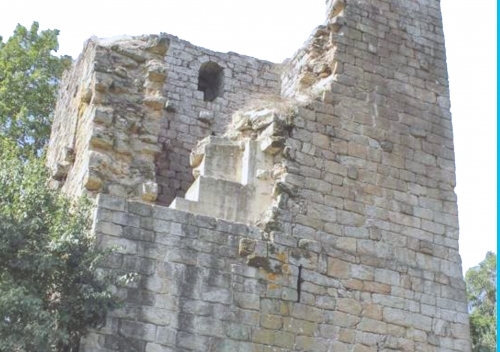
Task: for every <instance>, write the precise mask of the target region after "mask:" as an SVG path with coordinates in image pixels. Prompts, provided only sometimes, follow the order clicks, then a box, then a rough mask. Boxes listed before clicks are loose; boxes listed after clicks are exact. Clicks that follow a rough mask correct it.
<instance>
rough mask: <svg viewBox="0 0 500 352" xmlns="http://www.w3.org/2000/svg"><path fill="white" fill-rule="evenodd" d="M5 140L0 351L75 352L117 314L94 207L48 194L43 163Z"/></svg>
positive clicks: (0, 182) (0, 188)
mask: <svg viewBox="0 0 500 352" xmlns="http://www.w3.org/2000/svg"><path fill="white" fill-rule="evenodd" d="M21 153H22V151H20V150H19V147H18V146H17V145H15V143H12V142H10V141H8V140H6V139H0V164H1V165H2V168H1V169H0V317H1V318H0V351H20V350H21V351H37V352H38V351H77V350H78V343H79V340H80V337H81V336H82V335H83V334H85V332H86V331H87V329H88V328H90V327H98V326H99V325H102V324H104V322H105V317H106V312H108V311H109V310H110V309H113V308H115V307H116V306H117V301H116V299H115V298H114V297H113V296H112V295H111V293H110V292H109V290H108V287H109V284H110V281H109V279H108V278H107V277H106V276H104V275H100V274H99V273H100V272H99V270H98V268H97V265H98V263H99V261H100V259H102V258H103V255H104V254H105V253H104V252H102V251H100V250H99V249H98V248H97V244H96V239H95V237H94V236H93V235H92V234H91V231H90V226H89V225H90V224H89V220H90V218H89V204H83V203H79V204H72V203H71V202H70V201H69V200H68V199H66V198H64V197H62V196H61V195H59V194H57V193H56V192H55V191H53V190H50V189H49V188H48V187H46V180H47V179H48V178H47V177H48V175H47V172H46V169H45V168H44V166H43V160H41V159H39V158H35V157H31V158H29V159H27V160H26V159H24V158H21V157H20V156H21Z"/></svg>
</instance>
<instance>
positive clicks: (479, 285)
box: [465, 252, 497, 352]
mask: <svg viewBox="0 0 500 352" xmlns="http://www.w3.org/2000/svg"><path fill="white" fill-rule="evenodd" d="M496 267H497V256H496V254H494V253H492V252H488V253H486V257H485V258H484V260H483V261H482V262H481V263H479V265H477V266H475V267H473V268H470V269H469V270H467V273H466V274H465V283H466V285H467V298H468V301H469V312H470V328H471V339H472V350H473V351H474V352H490V351H491V352H493V351H496V346H497V343H496V338H497V336H496V321H497V314H496V308H497V301H496V292H497V284H496V280H497V269H496Z"/></svg>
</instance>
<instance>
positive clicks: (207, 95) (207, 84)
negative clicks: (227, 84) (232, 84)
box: [198, 61, 224, 101]
mask: <svg viewBox="0 0 500 352" xmlns="http://www.w3.org/2000/svg"><path fill="white" fill-rule="evenodd" d="M223 85H224V69H223V68H222V67H220V66H219V65H217V64H216V63H215V62H211V61H210V62H205V63H204V64H203V65H201V67H200V73H199V75H198V90H199V91H202V92H203V93H204V94H203V100H204V101H214V100H215V98H217V97H220V96H222V88H223Z"/></svg>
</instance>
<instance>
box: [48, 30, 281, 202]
mask: <svg viewBox="0 0 500 352" xmlns="http://www.w3.org/2000/svg"><path fill="white" fill-rule="evenodd" d="M209 62H211V63H215V64H217V65H218V66H219V67H220V68H221V70H222V78H221V89H220V92H219V96H218V97H217V98H216V99H215V100H214V101H212V102H209V101H205V100H204V93H203V92H202V91H199V90H198V85H199V73H200V69H201V67H202V65H203V64H206V63H209ZM279 74H280V66H279V65H276V64H272V63H270V62H266V61H261V60H257V59H254V58H251V57H246V56H242V55H238V54H236V53H227V54H223V53H216V52H213V51H210V50H207V49H203V48H199V47H196V46H194V45H192V44H190V43H189V42H186V41H182V40H179V39H178V38H177V37H174V36H170V35H160V36H149V37H148V36H144V37H134V38H132V37H122V38H113V39H109V40H99V39H90V40H89V42H87V43H86V46H85V50H84V52H83V54H82V55H81V56H80V57H79V58H78V60H77V61H76V63H75V65H74V68H73V70H72V71H71V73H70V74H68V75H67V76H66V77H65V78H64V79H63V83H62V89H61V91H60V96H59V99H58V102H59V103H58V105H57V107H56V113H55V117H54V128H53V132H52V137H51V143H50V146H49V151H48V165H49V166H50V167H51V168H52V169H53V175H54V176H55V177H54V178H55V181H56V182H58V183H59V187H61V188H62V190H63V191H64V192H66V193H68V194H70V195H79V194H81V192H82V191H83V190H87V191H91V192H104V193H109V194H112V195H117V196H122V197H126V198H128V197H137V198H139V199H143V200H145V201H155V200H156V201H157V202H158V203H161V204H166V205H168V204H169V203H170V202H171V201H172V200H173V198H174V197H175V196H176V195H179V196H183V195H184V192H185V191H186V189H187V188H188V187H189V185H190V184H191V183H192V181H193V177H192V175H191V168H190V166H189V153H190V151H191V150H192V149H193V147H194V146H195V145H196V142H198V141H199V140H201V139H202V138H204V137H206V136H210V135H220V134H222V133H223V132H224V131H225V129H226V127H227V125H228V124H229V122H230V115H231V113H233V112H234V111H236V110H238V109H239V108H241V107H242V106H244V105H245V104H246V103H248V102H252V101H256V100H259V99H262V97H263V96H266V97H267V98H268V99H269V97H273V96H278V95H279V89H280V81H279V79H280V78H279ZM67 154H70V156H69V157H66V155H67ZM73 158H76V159H75V160H73Z"/></svg>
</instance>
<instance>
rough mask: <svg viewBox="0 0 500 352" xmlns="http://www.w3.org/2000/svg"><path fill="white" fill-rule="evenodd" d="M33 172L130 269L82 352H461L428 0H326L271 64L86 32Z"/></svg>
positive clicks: (450, 180)
mask: <svg viewBox="0 0 500 352" xmlns="http://www.w3.org/2000/svg"><path fill="white" fill-rule="evenodd" d="M207 62H214V63H216V64H217V66H213V65H210V66H204V67H214V68H217V67H220V68H222V71H220V70H218V69H217V70H215V69H214V70H205V71H204V74H203V82H202V83H201V84H200V82H199V81H198V75H199V70H200V69H201V67H202V65H204V64H206V63H207ZM278 68H280V69H281V76H280V75H279V74H278V71H279V70H278ZM220 72H222V74H223V76H214V77H212V78H213V79H212V78H211V76H210V74H211V73H213V74H216V73H217V74H218V73H220ZM221 77H222V78H223V79H222V78H221ZM211 81H213V82H216V83H217V84H216V87H213V88H214V90H213V91H210V92H209V95H210V96H209V98H210V99H212V98H213V97H214V95H215V96H216V97H215V98H214V100H213V101H205V100H210V99H207V97H206V94H207V89H208V88H209V87H207V84H208V85H209V84H210V82H211ZM221 82H222V83H223V88H222V90H220V88H221ZM200 87H201V88H202V90H198V88H200ZM63 117H64V119H63ZM68 151H71V153H68ZM48 163H49V166H50V167H52V168H53V170H54V172H53V174H54V181H53V182H54V183H55V184H58V185H59V186H60V187H61V188H62V190H63V191H65V192H67V193H68V194H70V195H77V194H79V193H81V192H82V191H84V190H87V191H90V192H91V193H92V194H98V193H100V194H99V196H98V197H97V212H96V217H95V220H94V229H95V231H96V232H97V234H98V236H99V238H100V241H101V243H102V245H103V246H118V247H119V248H120V250H119V252H118V253H117V254H116V255H114V256H113V257H112V258H110V259H109V260H108V262H107V264H106V265H107V267H108V268H109V269H110V270H118V271H123V270H126V271H134V272H137V273H138V274H139V276H140V279H139V280H138V282H137V283H136V284H134V285H131V286H127V287H117V288H116V293H117V294H118V295H119V296H120V297H123V298H124V299H125V300H126V306H125V308H124V309H122V310H119V311H117V312H114V313H112V314H111V315H110V316H109V318H108V324H107V325H106V327H105V328H104V329H102V330H100V331H99V332H94V333H92V334H90V335H89V336H88V337H87V338H86V339H85V341H84V342H83V344H82V345H83V349H84V350H85V351H113V350H120V351H200V352H201V351H207V350H210V351H394V350H396V351H464V352H468V351H470V343H469V332H468V331H469V330H468V316H467V305H466V297H465V286H464V282H463V278H462V271H461V264H460V257H459V254H458V217H457V210H456V209H457V207H456V195H455V193H454V187H455V174H454V170H455V169H454V153H453V140H452V129H451V115H450V111H449V89H448V81H447V73H446V62H445V48H444V40H443V33H442V23H441V15H440V12H439V1H437V0H423V1H419V2H415V1H398V2H397V3H396V2H394V1H390V0H370V1H368V0H361V1H354V0H329V1H327V16H326V21H325V23H324V24H323V25H321V26H319V27H318V28H316V29H315V30H314V31H313V33H312V35H311V37H310V38H309V39H308V40H307V41H306V43H305V44H304V47H303V48H301V49H300V50H299V51H297V53H295V55H294V56H293V57H292V58H291V59H289V60H287V61H286V62H285V63H284V64H283V66H280V65H274V64H271V63H268V62H263V61H259V60H256V59H252V58H248V57H244V56H239V55H237V54H233V53H229V54H221V53H214V52H211V51H209V50H206V49H202V48H197V47H195V46H193V45H191V44H189V43H187V42H184V41H181V40H179V39H177V38H175V37H173V36H169V35H159V36H143V37H124V38H118V39H113V40H96V39H93V40H91V41H89V42H88V44H87V46H86V49H85V51H84V54H83V55H82V56H81V57H80V59H79V60H78V61H77V62H76V63H75V67H74V68H73V70H72V71H71V72H69V73H68V74H67V76H66V78H65V81H64V84H63V89H62V91H61V94H60V99H59V103H58V108H57V113H56V118H55V121H54V128H53V135H52V141H51V147H50V150H49V152H48ZM172 201H173V203H172V205H171V208H167V207H165V206H164V205H168V204H170V203H171V202H172ZM173 208H175V209H173ZM179 209H180V210H179ZM181 210H182V211H181Z"/></svg>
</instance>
